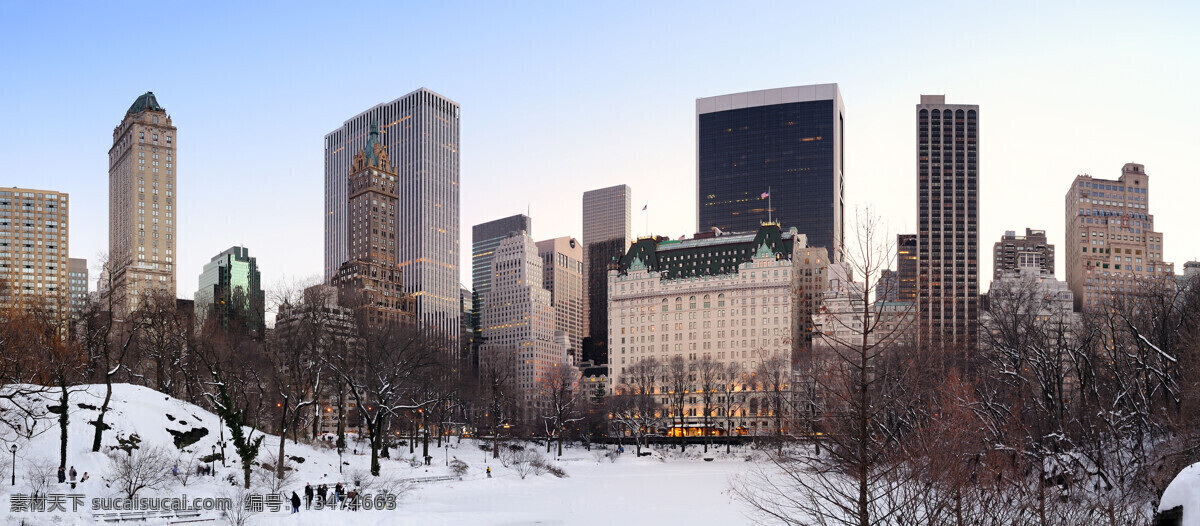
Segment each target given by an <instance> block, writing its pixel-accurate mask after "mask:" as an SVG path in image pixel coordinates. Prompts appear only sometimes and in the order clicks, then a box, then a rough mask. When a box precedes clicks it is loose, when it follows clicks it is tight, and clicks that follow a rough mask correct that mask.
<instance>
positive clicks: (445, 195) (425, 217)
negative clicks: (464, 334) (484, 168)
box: [323, 88, 462, 353]
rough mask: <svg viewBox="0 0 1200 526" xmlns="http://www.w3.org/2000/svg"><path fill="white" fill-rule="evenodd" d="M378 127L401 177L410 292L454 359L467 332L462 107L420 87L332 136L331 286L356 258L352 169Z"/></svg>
mask: <svg viewBox="0 0 1200 526" xmlns="http://www.w3.org/2000/svg"><path fill="white" fill-rule="evenodd" d="M372 124H378V127H379V142H380V143H381V144H382V145H383V146H384V147H386V148H387V150H388V153H389V155H390V156H391V161H392V163H393V164H394V166H395V169H396V173H397V175H398V179H397V188H396V195H397V197H398V202H397V210H396V217H395V223H396V228H395V232H394V233H395V235H396V237H395V242H396V245H395V252H396V262H397V263H398V264H399V265H400V268H401V269H403V271H404V275H403V280H404V289H405V291H406V292H408V293H410V294H411V295H412V297H413V301H414V302H415V307H416V315H417V319H418V320H419V322H420V324H421V326H423V327H425V328H428V329H432V330H436V331H438V332H440V333H441V334H443V335H445V338H446V341H445V348H446V349H447V352H454V353H457V352H458V349H459V341H458V340H459V339H460V337H461V331H462V323H461V321H460V317H461V316H462V306H461V304H460V297H459V260H458V250H459V239H458V235H459V194H460V192H459V105H458V103H457V102H454V101H452V100H450V99H449V98H446V97H445V96H443V95H440V94H438V93H434V92H433V91H431V90H428V89H426V88H421V89H418V90H416V91H413V92H412V93H409V94H407V95H405V96H403V97H400V98H398V99H396V100H393V101H391V102H387V103H383V104H378V105H376V106H374V107H372V108H370V109H368V110H366V111H364V112H362V113H360V114H358V115H355V116H354V117H351V118H350V119H348V120H346V122H345V123H343V124H342V126H341V127H339V128H338V129H336V130H334V131H332V132H330V133H329V134H327V135H326V136H325V213H324V216H323V217H324V220H325V279H326V280H331V279H332V278H333V276H334V274H335V273H336V272H337V271H338V268H339V267H340V266H341V264H342V263H343V262H345V261H347V260H348V259H350V252H351V247H350V243H349V240H348V239H347V237H346V236H347V235H348V232H349V230H348V227H349V225H348V221H349V213H350V210H349V208H348V207H347V203H348V202H349V201H348V200H347V197H348V193H347V192H348V179H349V172H348V170H349V169H350V165H351V161H352V156H353V155H355V153H356V152H359V151H361V150H362V148H363V145H364V144H365V143H366V141H367V139H368V130H369V128H370V126H371V125H372ZM392 233H393V232H390V231H389V232H388V234H389V238H388V240H389V241H391V237H390V235H391V234H392Z"/></svg>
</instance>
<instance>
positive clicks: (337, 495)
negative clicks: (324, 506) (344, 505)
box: [333, 482, 346, 505]
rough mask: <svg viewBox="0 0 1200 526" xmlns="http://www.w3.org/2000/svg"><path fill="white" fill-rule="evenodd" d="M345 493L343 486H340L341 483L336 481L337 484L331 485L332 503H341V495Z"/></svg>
mask: <svg viewBox="0 0 1200 526" xmlns="http://www.w3.org/2000/svg"><path fill="white" fill-rule="evenodd" d="M345 494H346V490H345V489H344V488H342V483H341V482H338V483H337V485H336V486H334V487H333V500H334V504H335V505H337V504H341V502H342V495H345Z"/></svg>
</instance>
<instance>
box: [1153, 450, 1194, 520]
mask: <svg viewBox="0 0 1200 526" xmlns="http://www.w3.org/2000/svg"><path fill="white" fill-rule="evenodd" d="M1177 507H1182V509H1183V516H1182V522H1179V523H1176V524H1179V525H1180V526H1200V463H1196V464H1192V465H1190V466H1188V467H1186V468H1183V471H1180V472H1179V474H1178V475H1176V476H1175V480H1172V481H1171V483H1170V484H1168V485H1167V489H1166V490H1164V491H1163V494H1162V499H1160V500H1159V503H1158V512H1159V513H1160V514H1161V515H1167V514H1168V513H1169V512H1170V511H1171V510H1173V509H1175V508H1177ZM1155 524H1172V522H1162V521H1161V519H1160V520H1156V521H1155Z"/></svg>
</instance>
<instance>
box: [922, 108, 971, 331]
mask: <svg viewBox="0 0 1200 526" xmlns="http://www.w3.org/2000/svg"><path fill="white" fill-rule="evenodd" d="M917 210H918V216H917V224H918V228H919V230H918V232H917V291H918V292H917V294H918V296H917V311H918V313H919V316H920V322H919V324H918V327H917V330H918V335H919V337H920V338H921V339H922V341H925V342H931V343H932V344H933V345H938V346H941V347H943V348H947V349H949V348H951V347H953V348H957V349H958V350H960V351H964V352H965V351H970V350H974V349H976V348H977V344H978V341H979V331H978V323H977V322H978V320H979V106H978V105H972V104H946V96H945V95H921V103H920V104H918V105H917Z"/></svg>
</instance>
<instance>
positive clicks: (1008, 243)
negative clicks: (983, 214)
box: [992, 228, 1054, 280]
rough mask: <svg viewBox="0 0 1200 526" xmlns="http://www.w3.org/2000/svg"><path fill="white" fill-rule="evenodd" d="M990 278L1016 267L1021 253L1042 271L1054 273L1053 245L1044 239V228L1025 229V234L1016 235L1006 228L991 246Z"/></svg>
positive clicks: (995, 277) (994, 278)
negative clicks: (1031, 259) (1002, 234)
mask: <svg viewBox="0 0 1200 526" xmlns="http://www.w3.org/2000/svg"><path fill="white" fill-rule="evenodd" d="M992 254H993V257H994V259H993V260H992V279H993V280H996V279H1000V276H1002V275H1004V273H1005V272H1011V271H1015V270H1017V269H1018V268H1020V267H1019V266H1018V259H1019V256H1021V255H1026V256H1027V257H1026V259H1027V260H1028V259H1029V258H1030V257H1032V258H1033V261H1034V262H1035V263H1036V264H1037V267H1038V268H1040V269H1042V270H1043V271H1045V272H1047V273H1049V274H1051V275H1053V274H1054V245H1051V244H1050V243H1049V242H1048V241H1047V240H1046V231H1045V230H1033V229H1032V228H1026V229H1025V235H1023V236H1018V235H1017V233H1016V232H1015V231H1013V230H1006V231H1005V232H1004V236H1002V237H1001V238H1000V241H997V242H996V244H995V245H994V246H993V247H992Z"/></svg>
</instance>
